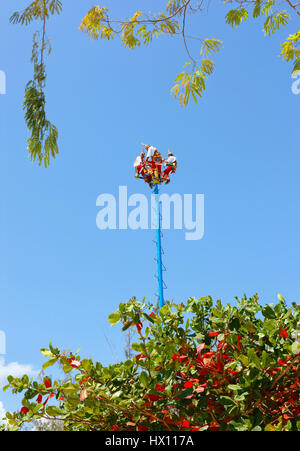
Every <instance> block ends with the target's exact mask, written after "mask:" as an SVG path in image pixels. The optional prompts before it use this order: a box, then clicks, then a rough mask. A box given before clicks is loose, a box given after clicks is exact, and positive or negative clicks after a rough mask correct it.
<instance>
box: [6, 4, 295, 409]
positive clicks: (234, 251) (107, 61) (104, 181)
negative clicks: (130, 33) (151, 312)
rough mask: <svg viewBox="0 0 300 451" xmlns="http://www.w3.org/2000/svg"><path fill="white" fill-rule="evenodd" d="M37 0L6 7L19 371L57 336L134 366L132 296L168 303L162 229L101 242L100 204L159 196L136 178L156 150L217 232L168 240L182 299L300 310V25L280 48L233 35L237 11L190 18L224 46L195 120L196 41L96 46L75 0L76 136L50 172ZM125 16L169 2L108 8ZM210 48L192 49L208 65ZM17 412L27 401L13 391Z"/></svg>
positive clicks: (10, 240)
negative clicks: (30, 126)
mask: <svg viewBox="0 0 300 451" xmlns="http://www.w3.org/2000/svg"><path fill="white" fill-rule="evenodd" d="M26 4H28V2H26V1H18V2H14V1H11V2H2V5H1V18H0V30H1V31H0V34H1V39H0V54H1V59H0V70H4V71H5V72H6V74H7V95H6V96H0V115H1V130H0V133H1V152H0V159H1V160H0V188H1V197H0V202H1V242H0V244H1V249H0V256H1V259H0V278H1V279H0V302H1V310H0V329H1V330H4V331H5V333H6V336H7V355H6V363H9V362H13V361H18V362H20V363H30V364H32V365H33V367H34V368H35V369H39V368H40V367H41V365H42V362H43V358H42V356H41V355H40V353H39V349H40V348H41V347H46V346H47V345H48V343H49V342H50V341H51V340H52V341H53V343H54V344H55V345H57V346H59V347H60V348H70V349H72V350H75V349H77V348H78V347H79V346H81V348H82V352H81V355H82V356H83V355H84V356H87V357H88V356H92V357H93V358H95V359H98V360H100V361H101V362H103V363H104V364H108V363H110V362H116V361H118V359H121V358H123V348H124V337H123V336H122V334H121V333H120V328H119V327H118V326H117V327H116V328H111V327H110V325H109V323H108V321H107V317H108V315H109V313H111V312H112V311H115V310H116V309H117V307H118V304H119V303H120V302H124V301H127V300H128V299H129V298H131V297H132V296H134V295H135V296H137V298H142V297H143V296H146V297H147V299H148V300H152V301H155V297H154V292H155V291H156V281H155V279H154V273H155V263H154V261H153V258H154V256H155V247H154V244H153V243H152V238H153V233H154V232H152V231H136V232H134V231H130V230H128V231H99V230H98V229H97V228H96V215H97V212H98V209H97V208H96V199H97V197H98V195H99V194H101V193H112V194H117V192H118V187H119V185H127V186H128V192H129V195H130V194H133V193H136V192H141V193H145V194H148V193H149V190H148V189H147V187H146V186H145V185H144V184H143V183H142V182H140V181H136V180H135V179H134V174H133V167H132V164H133V161H134V159H135V157H136V155H137V153H138V151H139V149H140V143H141V141H144V142H148V143H151V144H153V145H155V146H157V147H158V148H159V149H160V150H161V151H162V152H163V153H165V152H166V150H167V149H168V148H171V149H172V150H173V151H174V153H175V154H176V155H177V157H178V161H179V168H178V171H177V174H176V176H175V177H173V180H172V183H171V184H170V185H169V186H168V187H167V188H166V190H165V191H166V192H168V193H170V194H171V193H174V192H178V193H181V194H184V193H193V194H196V193H204V194H205V236H204V238H203V239H202V240H201V241H196V242H195V241H185V239H184V232H183V231H170V232H166V233H165V237H164V248H165V252H166V255H165V259H164V261H165V265H166V266H167V273H166V275H165V281H166V283H167V285H168V290H167V291H166V298H168V299H174V300H175V301H178V302H179V301H182V300H186V299H187V298H188V297H190V296H196V297H200V296H204V295H208V294H209V295H211V296H213V298H214V299H218V298H221V299H222V300H223V301H225V302H232V301H233V300H234V296H239V297H240V296H242V295H243V294H244V293H247V294H248V295H252V294H254V293H256V292H257V293H258V294H259V296H260V298H261V302H262V303H266V302H273V301H276V296H277V293H278V292H281V293H282V294H283V295H284V296H285V297H286V299H288V300H289V301H296V302H297V301H299V297H300V287H299V263H300V257H299V229H300V214H299V196H300V189H299V163H300V158H299V139H298V133H299V106H300V95H299V96H296V95H293V94H292V92H291V86H292V79H291V73H290V72H291V66H290V65H288V64H286V63H283V62H282V61H281V59H280V58H279V56H278V55H279V52H280V43H281V42H282V41H283V40H285V38H286V37H287V35H288V33H291V32H295V31H296V30H297V29H298V28H299V25H298V28H297V23H296V21H294V22H291V24H290V25H289V27H288V28H286V29H283V31H280V32H278V33H277V34H276V35H275V36H274V37H273V38H271V39H269V38H265V37H264V35H263V33H262V31H261V29H262V22H261V21H260V20H258V21H254V20H252V19H251V20H250V21H249V23H247V24H243V25H242V26H241V27H240V28H239V29H238V30H236V29H232V28H231V27H229V26H228V25H225V21H224V15H225V12H226V10H227V9H226V7H225V6H223V5H222V4H220V5H213V4H212V5H211V6H210V8H209V12H208V14H207V13H206V12H205V13H203V14H202V15H201V14H200V15H199V14H198V15H196V16H194V17H191V18H189V30H188V34H189V35H194V36H198V37H218V38H220V39H222V41H223V43H224V48H223V50H222V51H221V53H220V54H218V55H217V56H216V57H215V61H216V63H217V68H216V72H215V74H214V75H213V76H212V77H211V78H210V79H209V81H208V83H207V91H206V93H205V95H204V97H203V99H202V100H201V101H200V103H199V104H198V106H195V105H193V104H191V105H190V106H189V107H188V108H187V109H182V108H180V107H179V106H178V104H177V102H176V101H175V100H174V99H173V98H172V97H171V95H170V88H171V87H172V86H173V84H174V83H173V80H174V78H175V77H176V75H177V74H178V73H179V72H181V70H182V66H183V64H184V63H185V62H186V61H187V56H186V54H185V50H184V45H183V42H182V41H181V39H180V38H178V39H177V38H176V39H165V38H159V39H158V40H155V41H154V42H153V45H152V46H150V47H149V48H144V47H141V48H140V49H137V50H136V51H134V52H132V51H129V50H127V49H124V48H122V47H121V45H120V42H119V40H118V39H116V40H115V41H113V42H110V43H107V42H105V41H99V42H92V41H89V39H88V37H87V36H86V35H84V34H83V33H81V32H79V31H78V26H79V24H80V22H81V19H82V18H83V16H84V15H85V13H86V12H87V11H88V9H89V8H90V7H91V6H92V5H91V3H90V2H89V1H80V2H79V1H75V2H74V1H71V0H64V11H63V13H62V14H61V16H59V17H55V18H53V19H52V20H51V22H50V23H49V24H48V27H47V32H48V36H49V37H50V38H51V39H52V45H53V53H52V54H51V56H50V57H49V59H48V61H47V70H48V80H47V100H48V103H47V109H48V116H49V119H50V120H52V121H53V122H54V123H55V124H56V125H57V127H58V129H59V131H60V138H59V144H60V155H59V156H58V157H57V159H56V160H55V161H52V163H51V166H50V168H49V169H47V170H45V169H44V168H42V167H41V168H40V167H38V166H37V165H36V164H35V165H34V164H32V163H31V162H30V161H29V159H28V156H27V151H26V140H27V138H28V132H27V130H26V127H25V125H24V117H23V116H24V114H23V111H22V102H23V93H24V86H25V83H26V82H27V81H28V80H30V79H31V77H32V66H31V64H30V55H31V43H32V32H33V31H34V30H35V29H36V28H38V27H37V25H36V24H35V25H33V26H30V27H28V28H26V27H21V26H13V25H10V24H9V22H8V18H9V16H10V15H11V14H12V13H13V12H14V11H15V10H16V9H21V8H22V6H25V5H26ZM105 4H106V6H108V7H111V8H112V15H113V16H114V17H124V15H125V16H129V15H130V14H131V13H133V12H135V10H136V9H137V8H140V9H145V10H149V9H151V10H152V11H159V10H160V6H159V5H160V4H161V2H159V1H157V0H155V1H153V0H151V2H150V1H145V0H144V1H142V0H140V1H136V0H135V1H131V2H130V4H128V2H123V1H121V0H117V1H108V0H106V2H105ZM199 47H200V43H199V42H198V41H191V50H192V52H193V53H194V54H195V55H198V54H199ZM0 400H2V401H4V405H5V407H6V408H7V409H10V408H14V407H15V406H16V401H15V400H14V398H13V397H11V395H9V394H7V393H6V394H5V395H4V394H0Z"/></svg>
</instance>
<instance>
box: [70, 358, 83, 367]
mask: <svg viewBox="0 0 300 451" xmlns="http://www.w3.org/2000/svg"><path fill="white" fill-rule="evenodd" d="M69 363H70V365H71V366H72V367H73V368H79V367H80V365H81V362H79V360H74V359H70V362H69Z"/></svg>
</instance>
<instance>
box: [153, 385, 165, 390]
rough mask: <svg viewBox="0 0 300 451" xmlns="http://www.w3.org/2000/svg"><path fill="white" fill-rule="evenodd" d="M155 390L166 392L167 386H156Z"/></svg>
mask: <svg viewBox="0 0 300 451" xmlns="http://www.w3.org/2000/svg"><path fill="white" fill-rule="evenodd" d="M155 390H157V391H165V385H164V384H156V385H155Z"/></svg>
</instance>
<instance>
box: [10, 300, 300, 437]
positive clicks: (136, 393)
mask: <svg viewBox="0 0 300 451" xmlns="http://www.w3.org/2000/svg"><path fill="white" fill-rule="evenodd" d="M292 307H293V308H288V306H287V304H286V302H285V301H284V299H283V298H282V296H280V295H279V302H278V303H277V304H276V305H273V304H270V305H265V306H260V305H259V303H258V297H257V296H256V295H255V296H254V297H252V298H250V299H247V298H246V297H244V298H243V299H241V300H238V299H237V305H236V306H233V305H229V304H228V305H226V306H225V305H222V303H221V302H220V301H217V302H216V304H215V305H214V304H213V301H212V299H211V298H210V297H204V298H200V299H194V298H191V299H189V300H188V301H187V303H186V304H183V303H182V304H174V303H173V302H170V303H167V304H166V305H165V306H164V307H163V308H162V309H161V310H160V311H159V312H158V311H157V310H155V309H154V308H153V306H152V305H151V304H146V303H145V302H144V301H143V302H142V303H139V302H137V301H136V299H135V298H133V299H132V300H130V301H129V302H128V303H126V304H120V305H119V309H118V310H117V311H116V312H115V313H113V314H111V315H110V316H109V321H110V323H111V324H112V325H115V324H117V323H119V322H121V323H123V329H122V330H123V331H125V330H127V329H128V328H130V327H133V328H136V331H137V334H136V335H137V343H133V344H132V348H133V350H134V351H135V352H136V355H135V356H134V357H132V358H131V359H128V360H126V361H125V362H121V363H119V364H117V365H110V366H109V367H104V366H102V365H101V363H99V362H96V363H94V362H93V361H92V360H91V359H90V360H88V359H81V358H80V356H79V355H78V354H76V353H74V354H72V353H69V352H61V351H59V349H55V348H53V346H52V345H51V344H50V348H49V350H46V349H42V353H43V354H44V356H46V357H48V361H47V362H46V363H45V364H44V370H45V369H46V368H48V367H50V366H51V365H53V364H55V363H59V364H61V365H62V369H63V371H64V373H66V374H67V375H68V374H69V373H71V371H75V376H74V377H72V378H71V377H70V378H69V380H65V381H64V382H59V381H52V380H51V378H50V377H45V378H44V380H43V381H40V382H37V381H31V380H29V378H28V377H27V376H24V377H23V378H22V379H16V378H13V377H12V376H10V377H9V378H8V382H9V385H7V386H6V387H5V390H7V389H8V388H10V389H12V392H13V393H21V392H22V393H24V398H23V401H22V404H23V407H22V409H21V410H20V411H19V412H16V413H14V414H11V413H8V414H7V418H8V423H9V427H10V428H11V429H18V428H20V427H21V426H22V425H23V424H24V423H26V422H31V421H33V420H38V419H41V418H47V419H52V420H62V421H64V424H65V430H73V431H74V430H100V431H101V430H102V431H103V430H104V431H109V430H112V431H124V430H126V431H136V430H137V431H144V430H145V431H146V430H151V431H163V430H170V431H179V430H180V431H206V430H209V431H224V430H225V431H246V430H247V431H248V430H250V431H261V430H267V431H277V430H300V396H299V394H300V388H299V358H300V355H299V347H300V344H299V337H300V306H299V305H296V304H293V305H292ZM71 374H73V373H71ZM50 404H51V405H50Z"/></svg>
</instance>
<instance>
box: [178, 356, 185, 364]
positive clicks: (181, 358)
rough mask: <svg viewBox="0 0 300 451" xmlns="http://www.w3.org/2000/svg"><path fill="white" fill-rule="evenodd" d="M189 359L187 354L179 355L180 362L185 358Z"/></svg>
mask: <svg viewBox="0 0 300 451" xmlns="http://www.w3.org/2000/svg"><path fill="white" fill-rule="evenodd" d="M186 359H187V355H181V356H179V358H178V362H183V361H184V360H186Z"/></svg>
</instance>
